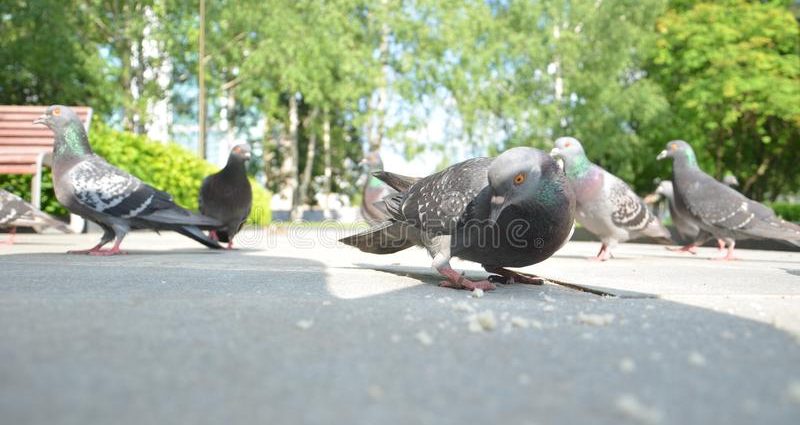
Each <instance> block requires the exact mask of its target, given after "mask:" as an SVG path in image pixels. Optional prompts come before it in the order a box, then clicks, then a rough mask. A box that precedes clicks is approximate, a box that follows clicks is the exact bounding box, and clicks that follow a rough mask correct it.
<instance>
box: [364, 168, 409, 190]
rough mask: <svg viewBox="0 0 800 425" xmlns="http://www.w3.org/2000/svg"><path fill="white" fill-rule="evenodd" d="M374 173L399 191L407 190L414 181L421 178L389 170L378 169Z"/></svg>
mask: <svg viewBox="0 0 800 425" xmlns="http://www.w3.org/2000/svg"><path fill="white" fill-rule="evenodd" d="M372 175H373V176H375V177H377V178H378V179H379V180H381V181H382V182H384V183H386V184H387V185H389V187H391V188H392V189H394V190H396V191H398V192H405V191H407V190H408V189H409V188H410V187H411V186H413V185H414V183H416V182H418V181H419V180H420V179H419V177H408V176H403V175H400V174H395V173H390V172H388V171H376V172H374V173H372Z"/></svg>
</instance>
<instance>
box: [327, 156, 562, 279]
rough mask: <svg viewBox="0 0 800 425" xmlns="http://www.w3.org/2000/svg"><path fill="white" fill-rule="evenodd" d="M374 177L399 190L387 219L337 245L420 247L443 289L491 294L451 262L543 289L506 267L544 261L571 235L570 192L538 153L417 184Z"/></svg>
mask: <svg viewBox="0 0 800 425" xmlns="http://www.w3.org/2000/svg"><path fill="white" fill-rule="evenodd" d="M376 176H377V177H378V178H380V179H381V180H383V181H384V182H386V183H387V184H389V185H390V186H391V187H392V188H394V189H395V190H397V191H398V193H397V194H395V195H393V196H390V197H388V198H386V199H385V200H384V203H385V209H386V211H387V212H388V214H389V215H390V218H389V219H388V220H386V221H384V222H383V223H380V224H378V225H375V226H373V227H372V228H371V229H369V230H367V231H365V232H363V233H359V234H356V235H353V236H349V237H346V238H344V239H342V240H341V241H342V242H344V243H345V244H348V245H351V246H354V247H356V248H358V249H360V250H362V251H364V252H370V253H375V254H388V253H392V252H397V251H400V250H403V249H406V248H408V247H411V246H414V245H420V246H423V247H425V248H426V249H427V250H428V253H429V254H430V255H431V257H433V267H434V268H435V269H436V270H437V271H438V272H439V273H441V274H442V275H443V276H444V277H445V278H446V279H447V280H446V281H444V282H442V286H447V287H453V288H466V289H475V288H480V289H494V285H493V284H492V283H491V282H489V281H488V280H483V281H476V282H473V281H470V280H468V279H465V278H464V276H463V275H462V274H460V273H458V272H456V271H455V270H453V269H452V268H451V267H450V258H451V257H454V256H455V257H459V258H462V259H465V260H469V261H474V262H476V263H480V264H481V265H483V267H484V269H486V270H487V271H488V272H490V273H496V274H499V275H500V276H502V277H503V278H505V279H510V280H512V281H517V282H526V283H541V280H540V279H533V278H531V277H529V276H523V275H521V274H519V273H515V272H512V271H510V270H507V269H505V267H524V266H528V265H531V264H536V263H539V262H541V261H544V260H545V259H547V258H549V257H550V256H551V255H553V253H554V252H556V250H558V249H559V248H560V247H561V246H562V245H563V244H564V243H565V242H566V241H567V240H568V239H569V237H570V235H571V231H572V227H573V221H574V212H575V197H574V194H573V192H572V189H571V188H570V186H569V183H567V180H566V176H565V175H564V173H563V171H561V169H560V168H559V166H558V164H557V163H556V162H555V161H554V160H553V159H552V158H550V157H549V156H548V155H547V154H546V153H544V152H542V151H540V150H537V149H533V148H513V149H509V150H508V151H506V152H504V153H503V154H501V155H500V156H498V157H497V158H475V159H470V160H467V161H464V162H460V163H458V164H455V165H453V166H451V167H449V168H447V169H445V170H443V171H441V172H438V173H436V174H432V175H430V176H428V177H425V178H422V179H419V180H417V179H414V178H409V177H404V176H399V175H397V174H392V173H387V172H382V173H378V174H377V175H376Z"/></svg>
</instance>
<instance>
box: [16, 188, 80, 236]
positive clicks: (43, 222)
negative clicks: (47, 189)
mask: <svg viewBox="0 0 800 425" xmlns="http://www.w3.org/2000/svg"><path fill="white" fill-rule="evenodd" d="M18 226H25V227H33V226H45V227H53V228H55V229H58V230H60V231H62V232H64V233H73V232H72V229H70V228H69V226H67V225H66V224H64V223H63V222H61V221H59V220H58V219H56V218H54V217H51V216H50V215H49V214H47V213H44V212H42V211H39V210H38V209H37V208H36V207H34V206H33V205H31V204H29V203H27V202H25V200H24V199H22V198H20V197H19V196H17V195H15V194H13V193H11V192H7V191H5V190H2V189H0V227H4V228H5V227H10V228H11V230H10V231H9V233H10V236H9V237H8V240H6V241H3V242H0V243H7V244H9V245H13V244H14V237H15V235H16V232H17V227H18Z"/></svg>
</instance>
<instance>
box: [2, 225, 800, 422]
mask: <svg viewBox="0 0 800 425" xmlns="http://www.w3.org/2000/svg"><path fill="white" fill-rule="evenodd" d="M348 233H349V231H348V230H347V228H344V227H343V228H327V229H322V228H315V227H308V226H305V227H298V228H289V229H287V228H280V229H278V230H276V229H274V228H273V229H271V230H264V231H262V230H259V231H252V230H251V231H248V232H246V233H245V234H243V235H241V236H240V237H238V239H237V241H236V242H237V245H239V246H240V247H241V248H240V249H238V250H235V251H232V252H219V251H212V250H208V249H206V248H204V247H202V246H200V245H198V244H197V243H195V242H193V241H191V240H189V239H186V238H184V237H182V236H180V235H176V234H170V233H165V234H162V235H157V234H155V233H150V232H136V233H133V234H131V235H130V236H129V237H128V238H127V239H126V241H125V243H124V244H123V249H127V250H128V255H125V256H117V257H109V258H96V257H88V256H73V255H66V254H64V252H65V251H66V250H68V249H78V248H87V247H90V246H92V245H93V244H94V243H95V242H96V240H97V238H98V235H93V234H88V235H57V234H44V235H38V234H20V235H18V237H17V239H18V243H17V244H15V245H13V246H5V245H0V423H2V424H167V423H186V424H220V423H226V424H231V423H243V424H255V423H263V424H704V425H705V424H754V423H758V424H792V425H794V424H797V423H800V253H799V252H773V251H757V250H740V251H738V256H739V258H740V259H739V260H738V261H734V262H720V261H712V260H709V259H708V258H709V257H711V256H715V255H717V252H716V249H713V248H701V249H700V252H699V254H698V255H696V256H693V255H689V254H678V253H673V252H670V251H667V250H666V249H664V247H663V246H657V245H643V244H623V245H620V246H619V247H618V249H617V251H616V258H615V259H613V260H611V261H608V262H605V263H597V262H593V261H590V260H587V257H590V256H592V255H593V254H595V253H596V251H597V249H598V248H599V246H598V245H599V244H598V243H590V242H570V243H568V244H567V245H566V246H565V247H564V248H563V249H562V250H561V251H559V252H558V253H557V254H556V255H555V256H554V257H553V258H551V259H549V260H547V261H545V262H543V263H541V264H538V265H535V266H532V267H528V268H525V269H523V271H525V272H528V273H534V274H538V275H540V276H543V277H546V278H549V279H552V280H554V281H559V282H563V283H567V284H570V285H574V286H573V287H565V286H562V285H558V284H553V283H548V284H545V285H542V286H532V285H522V284H511V285H501V286H499V287H498V289H497V290H495V291H492V292H487V293H485V294H483V295H482V296H479V295H480V294H473V293H469V292H467V291H457V290H452V289H446V288H440V287H438V286H437V283H438V281H439V278H438V277H437V276H436V274H435V272H434V271H433V270H432V269H431V268H430V259H429V258H428V256H427V254H426V253H425V252H424V251H423V250H420V249H411V250H407V251H404V252H401V253H398V254H393V255H387V256H377V255H369V254H364V253H361V252H359V251H357V250H355V249H353V248H350V247H346V246H343V245H340V244H338V243H337V242H336V239H337V237H340V236H344V235H346V234H348ZM453 266H454V267H455V268H456V269H463V270H466V271H467V276H471V277H475V278H479V277H485V276H486V273H485V272H483V271H482V270H481V268H480V267H479V266H478V265H476V264H472V263H468V262H462V261H454V262H453ZM581 288H585V289H590V290H592V291H593V292H595V293H596V292H604V293H607V294H609V295H610V296H600V295H596V294H595V293H592V292H585V291H582V290H579V289H581Z"/></svg>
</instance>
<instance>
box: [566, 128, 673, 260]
mask: <svg viewBox="0 0 800 425" xmlns="http://www.w3.org/2000/svg"><path fill="white" fill-rule="evenodd" d="M550 154H551V155H553V156H554V157H556V158H560V159H562V160H563V161H564V168H565V171H566V173H567V177H568V178H569V182H570V183H571V184H572V188H573V190H574V191H575V198H576V202H577V206H576V211H577V214H576V219H577V221H578V223H580V224H581V225H583V227H585V228H586V229H587V230H589V231H590V232H592V233H593V234H595V235H596V236H597V237H599V238H600V241H601V242H602V245H601V246H600V251H599V252H598V253H597V256H596V257H595V259H596V260H599V261H605V260H608V259H609V258H610V257H611V250H612V249H613V248H614V247H615V246H616V245H617V243H618V242H625V241H627V240H629V239H637V238H640V237H645V236H649V237H652V238H659V239H662V240H667V241H669V240H670V239H669V237H670V234H669V231H668V230H667V229H666V228H665V227H664V225H663V224H661V222H660V221H659V220H658V218H657V217H656V216H655V215H654V214H652V213H651V212H650V210H649V209H648V208H647V205H645V203H644V201H642V199H641V198H639V196H637V195H636V193H634V192H633V190H632V189H631V188H630V187H629V186H628V185H627V184H625V182H623V181H622V180H621V179H620V178H619V177H617V176H615V175H613V174H611V173H609V172H608V171H606V170H604V169H602V168H600V167H599V166H597V165H595V164H593V163H592V162H591V161H589V159H588V158H587V157H586V154H585V153H584V151H583V146H582V145H581V143H580V142H579V141H578V140H577V139H575V138H572V137H561V138H558V139H556V141H555V147H554V148H553V150H552V151H551V152H550Z"/></svg>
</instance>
